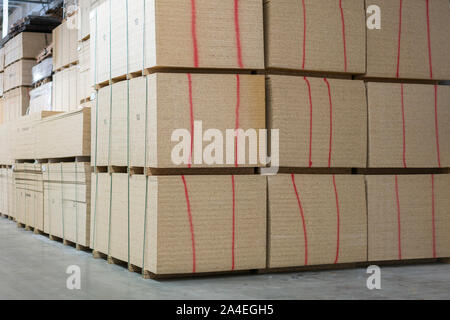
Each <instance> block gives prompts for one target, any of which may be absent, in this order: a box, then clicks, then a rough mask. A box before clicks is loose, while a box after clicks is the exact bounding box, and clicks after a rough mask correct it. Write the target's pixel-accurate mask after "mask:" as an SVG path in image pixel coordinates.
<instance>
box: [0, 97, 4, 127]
mask: <svg viewBox="0 0 450 320" xmlns="http://www.w3.org/2000/svg"><path fill="white" fill-rule="evenodd" d="M4 122H5V99H4V98H3V97H0V125H1V124H3V123H4Z"/></svg>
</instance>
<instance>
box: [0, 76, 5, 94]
mask: <svg viewBox="0 0 450 320" xmlns="http://www.w3.org/2000/svg"><path fill="white" fill-rule="evenodd" d="M4 83H5V73H4V72H0V97H3V93H4V90H3V86H4Z"/></svg>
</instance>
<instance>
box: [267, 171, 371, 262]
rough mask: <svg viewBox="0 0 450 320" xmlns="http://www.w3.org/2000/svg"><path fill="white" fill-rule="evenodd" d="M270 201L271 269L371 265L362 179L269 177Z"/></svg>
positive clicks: (269, 243)
mask: <svg viewBox="0 0 450 320" xmlns="http://www.w3.org/2000/svg"><path fill="white" fill-rule="evenodd" d="M335 186H336V187H335ZM268 198H269V202H268V206H269V207H268V259H267V261H268V267H269V268H282V267H294V266H304V265H326V264H333V263H348V262H362V261H367V213H366V197H365V188H364V178H363V177H362V176H350V175H349V176H342V175H338V176H330V175H277V176H269V177H268Z"/></svg>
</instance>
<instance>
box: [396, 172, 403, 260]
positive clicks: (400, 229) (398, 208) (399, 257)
mask: <svg viewBox="0 0 450 320" xmlns="http://www.w3.org/2000/svg"><path fill="white" fill-rule="evenodd" d="M395 198H396V200H397V224H398V259H399V260H402V234H401V232H402V226H401V215H400V197H399V192H398V176H395Z"/></svg>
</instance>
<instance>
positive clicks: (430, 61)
mask: <svg viewBox="0 0 450 320" xmlns="http://www.w3.org/2000/svg"><path fill="white" fill-rule="evenodd" d="M426 4H427V35H428V61H429V64H430V79H433V62H432V58H431V31H430V1H429V0H426Z"/></svg>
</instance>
